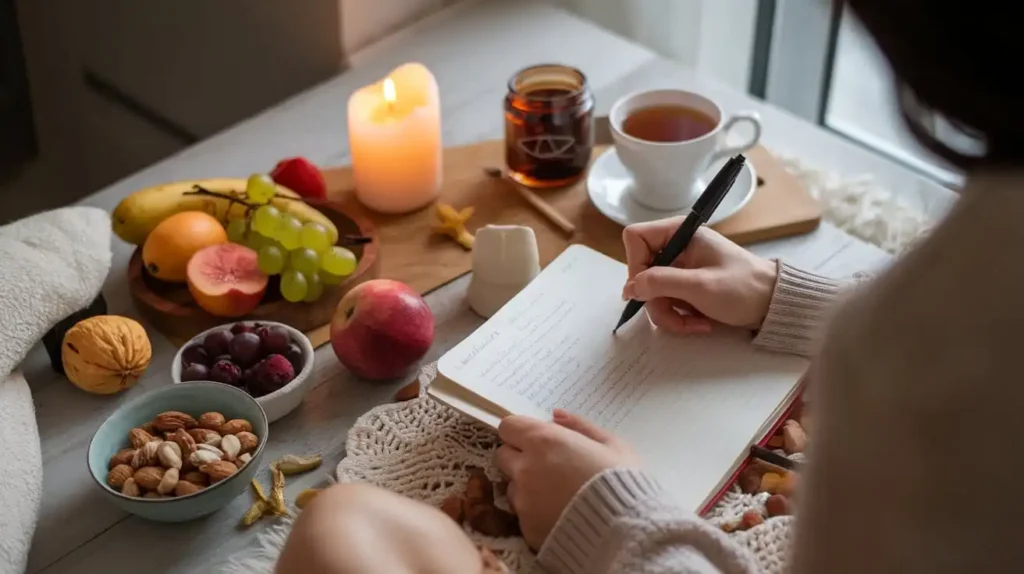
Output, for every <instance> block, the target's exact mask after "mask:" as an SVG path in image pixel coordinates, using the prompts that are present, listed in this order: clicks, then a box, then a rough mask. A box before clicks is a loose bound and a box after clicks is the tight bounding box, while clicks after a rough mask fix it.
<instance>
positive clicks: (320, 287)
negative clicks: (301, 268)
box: [302, 271, 324, 303]
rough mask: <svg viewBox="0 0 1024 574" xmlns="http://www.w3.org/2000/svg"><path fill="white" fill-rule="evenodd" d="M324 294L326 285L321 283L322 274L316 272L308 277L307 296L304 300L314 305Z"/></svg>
mask: <svg viewBox="0 0 1024 574" xmlns="http://www.w3.org/2000/svg"><path fill="white" fill-rule="evenodd" d="M323 293H324V284H323V283H321V282H320V274H319V273H317V272H316V271H314V272H312V273H310V274H309V275H306V296H305V297H303V298H302V300H303V301H305V302H306V303H312V302H314V301H316V300H317V299H319V298H320V296H321V295H323Z"/></svg>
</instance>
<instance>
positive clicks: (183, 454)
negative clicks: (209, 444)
mask: <svg viewBox="0 0 1024 574" xmlns="http://www.w3.org/2000/svg"><path fill="white" fill-rule="evenodd" d="M168 440H170V441H172V442H173V443H174V444H176V445H178V451H179V452H178V458H180V459H181V460H183V461H185V460H188V459H189V457H190V456H192V453H194V452H195V451H196V441H195V440H193V438H192V435H190V434H189V433H187V432H186V431H185V429H178V430H176V431H174V432H172V433H171V434H170V436H169V437H168Z"/></svg>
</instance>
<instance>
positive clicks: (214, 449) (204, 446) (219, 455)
mask: <svg viewBox="0 0 1024 574" xmlns="http://www.w3.org/2000/svg"><path fill="white" fill-rule="evenodd" d="M225 438H227V437H225ZM221 444H224V441H223V440H221ZM196 449H198V450H205V451H206V452H212V453H213V454H215V455H217V458H219V459H223V458H224V451H222V450H221V449H219V448H217V447H215V446H213V445H211V444H200V445H196Z"/></svg>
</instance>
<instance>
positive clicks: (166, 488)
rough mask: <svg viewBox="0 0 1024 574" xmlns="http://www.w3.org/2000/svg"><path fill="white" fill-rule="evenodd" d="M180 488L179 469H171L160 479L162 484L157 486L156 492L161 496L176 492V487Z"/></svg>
mask: <svg viewBox="0 0 1024 574" xmlns="http://www.w3.org/2000/svg"><path fill="white" fill-rule="evenodd" d="M176 486H178V469H177V468H169V469H167V472H165V473H164V476H163V478H161V479H160V484H158V485H157V487H156V491H157V492H159V493H160V494H170V493H171V492H174V487H176Z"/></svg>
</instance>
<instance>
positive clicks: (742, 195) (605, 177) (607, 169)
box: [587, 148, 757, 226]
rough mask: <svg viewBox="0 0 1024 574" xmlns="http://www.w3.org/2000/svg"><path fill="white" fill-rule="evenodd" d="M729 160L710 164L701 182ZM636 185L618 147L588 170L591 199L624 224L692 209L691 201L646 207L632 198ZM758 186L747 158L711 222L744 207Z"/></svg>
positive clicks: (671, 215)
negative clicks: (675, 206)
mask: <svg viewBox="0 0 1024 574" xmlns="http://www.w3.org/2000/svg"><path fill="white" fill-rule="evenodd" d="M726 161H727V159H726V158H722V159H721V160H719V161H716V162H715V163H713V164H711V165H710V166H709V167H708V169H707V171H705V172H704V175H703V176H701V178H700V185H701V186H705V185H707V182H710V181H711V179H712V178H713V177H714V176H715V174H716V173H718V170H720V169H722V166H723V165H725V162H726ZM633 186H634V183H633V177H632V176H631V175H629V172H628V171H626V166H624V165H622V162H621V161H619V154H618V153H617V152H616V150H615V148H611V149H609V150H608V151H606V152H604V153H603V154H602V155H601V157H599V158H597V160H596V161H595V162H594V165H593V166H591V168H590V173H589V174H587V193H588V194H590V201H591V203H593V204H594V207H596V208H597V210H598V211H600V212H601V213H602V214H604V216H605V217H607V218H608V219H611V220H612V221H614V222H616V223H618V224H620V225H622V226H627V225H631V224H633V223H643V222H646V221H655V220H658V219H665V218H667V217H675V216H677V215H686V214H688V213H689V212H690V207H691V206H690V205H687V206H685V207H682V208H680V209H674V210H665V211H662V210H658V209H652V208H650V207H647V206H646V205H643V204H641V203H639V202H637V201H636V200H635V199H633ZM756 190H757V174H755V173H754V166H752V165H751V164H750V162H749V161H748V162H746V163H744V164H743V170H742V171H740V174H739V176H738V177H737V178H736V183H734V184H733V186H732V189H730V190H729V193H727V194H726V195H725V197H724V198H723V199H722V203H721V204H719V206H718V209H716V210H715V212H714V213H713V214H712V215H711V219H710V220H708V225H714V224H716V223H718V222H719V221H722V220H723V219H725V218H727V217H729V216H730V215H732V214H734V213H736V212H737V211H739V210H740V209H742V208H743V206H744V205H746V204H747V202H748V201H750V198H751V197H754V191H756Z"/></svg>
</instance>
